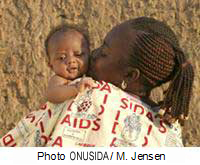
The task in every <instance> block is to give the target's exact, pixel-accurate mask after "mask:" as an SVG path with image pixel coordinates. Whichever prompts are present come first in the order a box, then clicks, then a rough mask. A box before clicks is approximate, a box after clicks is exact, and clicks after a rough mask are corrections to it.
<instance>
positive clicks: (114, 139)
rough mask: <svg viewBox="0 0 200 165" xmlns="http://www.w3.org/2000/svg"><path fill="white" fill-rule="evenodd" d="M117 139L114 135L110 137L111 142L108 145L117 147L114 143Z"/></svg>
mask: <svg viewBox="0 0 200 165" xmlns="http://www.w3.org/2000/svg"><path fill="white" fill-rule="evenodd" d="M116 140H117V138H116V137H114V138H113V139H112V142H111V144H110V147H117V146H116V145H115V141H116Z"/></svg>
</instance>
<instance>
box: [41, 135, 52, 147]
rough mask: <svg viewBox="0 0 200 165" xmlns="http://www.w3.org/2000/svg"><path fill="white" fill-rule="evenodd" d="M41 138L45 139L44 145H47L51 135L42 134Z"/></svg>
mask: <svg viewBox="0 0 200 165" xmlns="http://www.w3.org/2000/svg"><path fill="white" fill-rule="evenodd" d="M41 140H44V146H45V145H46V144H47V143H48V141H49V140H51V137H50V136H45V135H42V136H41Z"/></svg>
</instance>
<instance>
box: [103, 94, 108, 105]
mask: <svg viewBox="0 0 200 165" xmlns="http://www.w3.org/2000/svg"><path fill="white" fill-rule="evenodd" d="M107 98H108V94H105V96H104V99H103V104H106V102H107Z"/></svg>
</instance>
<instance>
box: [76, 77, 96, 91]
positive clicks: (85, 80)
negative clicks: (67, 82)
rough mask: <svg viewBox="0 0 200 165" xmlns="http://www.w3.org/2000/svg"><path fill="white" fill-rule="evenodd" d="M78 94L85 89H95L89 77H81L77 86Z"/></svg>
mask: <svg viewBox="0 0 200 165" xmlns="http://www.w3.org/2000/svg"><path fill="white" fill-rule="evenodd" d="M78 87H79V92H83V91H84V90H85V89H86V88H92V87H95V81H94V80H93V79H92V78H90V77H83V78H82V79H81V81H80V82H79V84H78Z"/></svg>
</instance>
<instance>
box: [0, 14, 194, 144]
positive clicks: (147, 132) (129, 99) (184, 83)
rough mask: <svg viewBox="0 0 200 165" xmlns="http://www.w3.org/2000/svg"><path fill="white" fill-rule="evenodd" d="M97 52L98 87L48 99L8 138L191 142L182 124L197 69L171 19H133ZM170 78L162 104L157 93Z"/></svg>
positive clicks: (46, 141) (18, 141)
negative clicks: (59, 100) (183, 136)
mask: <svg viewBox="0 0 200 165" xmlns="http://www.w3.org/2000/svg"><path fill="white" fill-rule="evenodd" d="M158 27H159V28H158ZM158 29H159V30H158ZM92 57H93V58H92V60H91V67H90V70H91V72H90V74H91V75H92V76H93V77H94V78H95V79H96V80H98V81H100V83H97V86H96V88H95V89H92V90H86V91H85V92H84V93H82V94H79V95H78V96H77V97H76V98H75V99H72V100H67V101H66V102H65V103H63V104H59V105H53V104H49V103H47V104H45V105H44V106H43V107H42V108H41V109H42V110H40V111H37V112H33V113H31V114H29V115H28V116H26V118H24V119H23V120H22V121H21V122H20V123H19V124H18V126H17V127H16V128H15V129H13V130H12V131H11V132H9V133H8V134H7V135H5V136H4V137H3V138H2V139H1V141H0V144H1V145H3V146H53V147H54V146H60V147H62V146H143V147H151V146H183V145H182V141H181V140H182V139H181V128H180V124H179V123H181V124H183V121H184V120H185V119H187V117H188V106H189V100H190V95H191V87H192V82H193V76H194V75H193V68H192V66H191V64H190V63H189V62H187V60H186V58H185V55H184V53H183V52H182V51H181V50H180V48H179V45H178V42H177V39H176V37H175V35H174V33H173V32H172V31H171V29H170V28H169V27H168V26H166V25H165V24H164V23H162V22H159V21H157V20H154V19H151V18H145V17H141V18H137V19H133V20H129V21H126V22H124V23H122V24H120V25H117V26H116V27H114V28H113V29H112V30H111V31H110V32H109V33H108V34H107V36H106V37H105V40H104V43H103V45H102V46H101V47H100V48H98V49H96V50H95V51H94V52H93V56H92ZM101 80H102V81H101ZM168 81H171V83H170V86H169V88H168V90H167V92H166V95H165V98H164V100H163V101H162V102H161V103H160V104H159V105H157V104H156V103H154V102H153V101H152V100H150V98H149V95H150V92H151V90H152V89H153V88H155V87H157V86H159V85H161V84H163V83H165V82H168ZM110 83H112V84H113V85H112V84H110ZM122 90H124V91H125V92H123V91H122ZM161 109H162V110H161ZM158 110H159V113H157V112H158ZM158 114H159V116H160V118H159V117H158ZM19 137H21V138H19ZM21 139H23V140H21Z"/></svg>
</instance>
